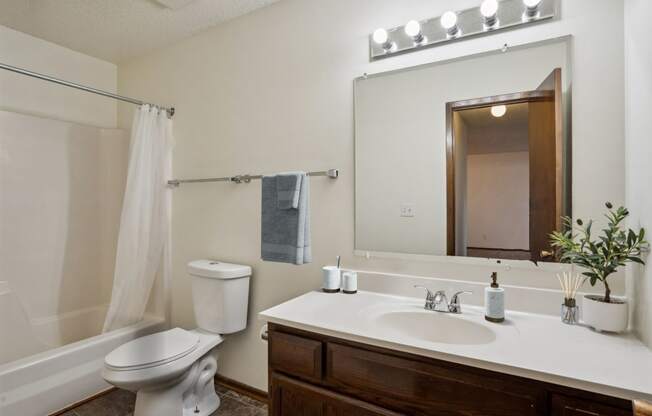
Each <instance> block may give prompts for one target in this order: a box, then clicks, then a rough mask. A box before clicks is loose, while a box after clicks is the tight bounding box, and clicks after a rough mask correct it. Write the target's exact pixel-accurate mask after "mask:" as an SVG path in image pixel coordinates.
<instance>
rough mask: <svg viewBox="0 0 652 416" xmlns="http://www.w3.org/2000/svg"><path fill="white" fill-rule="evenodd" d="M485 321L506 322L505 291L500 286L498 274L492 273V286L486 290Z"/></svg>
mask: <svg viewBox="0 0 652 416" xmlns="http://www.w3.org/2000/svg"><path fill="white" fill-rule="evenodd" d="M484 307H485V314H484V319H486V320H487V321H490V322H503V321H504V320H505V289H503V288H502V287H500V286H499V285H498V273H496V272H493V273H491V286H490V287H487V288H485V289H484Z"/></svg>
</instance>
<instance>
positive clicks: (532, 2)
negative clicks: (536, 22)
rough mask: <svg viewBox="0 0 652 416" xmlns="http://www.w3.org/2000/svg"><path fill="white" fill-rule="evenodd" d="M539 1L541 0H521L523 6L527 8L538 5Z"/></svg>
mask: <svg viewBox="0 0 652 416" xmlns="http://www.w3.org/2000/svg"><path fill="white" fill-rule="evenodd" d="M539 3H541V0H523V4H525V7H527V8H528V9H534V8H536V7H539Z"/></svg>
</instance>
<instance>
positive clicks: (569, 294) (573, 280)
mask: <svg viewBox="0 0 652 416" xmlns="http://www.w3.org/2000/svg"><path fill="white" fill-rule="evenodd" d="M557 280H559V284H560V285H561V290H562V292H564V301H568V300H572V301H573V303H575V302H574V301H575V296H576V295H577V291H578V290H579V289H580V287H582V285H583V284H584V282H586V277H584V276H582V275H580V274H578V273H575V274H573V273H566V272H564V273H563V274H562V275H560V274H559V273H557Z"/></svg>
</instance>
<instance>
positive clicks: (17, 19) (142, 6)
mask: <svg viewBox="0 0 652 416" xmlns="http://www.w3.org/2000/svg"><path fill="white" fill-rule="evenodd" d="M276 1H278V0H193V1H190V2H189V3H188V4H187V5H185V6H183V7H180V8H178V9H175V10H173V9H170V8H167V7H165V6H164V5H163V4H161V3H159V2H157V1H155V0H0V24H1V25H4V26H8V27H10V28H12V29H15V30H18V31H20V32H24V33H28V34H30V35H32V36H36V37H38V38H41V39H45V40H48V41H50V42H54V43H56V44H59V45H61V46H65V47H67V48H70V49H73V50H76V51H79V52H82V53H85V54H87V55H91V56H95V57H98V58H100V59H104V60H107V61H110V62H115V63H118V62H122V61H125V60H128V59H130V58H133V57H136V56H139V55H142V54H145V53H148V52H151V51H153V50H155V49H158V48H160V47H163V46H165V45H169V44H171V43H174V42H176V41H178V40H180V39H183V38H185V37H189V36H192V35H194V34H196V33H198V32H200V31H202V30H204V29H207V28H209V27H211V26H215V25H217V24H219V23H221V22H224V21H226V20H229V19H233V18H235V17H238V16H241V15H243V14H246V13H249V12H251V11H253V10H256V9H258V8H261V7H264V6H266V5H268V4H271V3H274V2H276ZM171 3H172V4H183V3H184V2H180V1H172V2H171Z"/></svg>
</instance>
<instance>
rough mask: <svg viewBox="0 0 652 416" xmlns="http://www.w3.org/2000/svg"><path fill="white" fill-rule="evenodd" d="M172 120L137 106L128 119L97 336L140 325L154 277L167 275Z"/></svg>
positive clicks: (159, 112) (165, 115) (156, 110)
mask: <svg viewBox="0 0 652 416" xmlns="http://www.w3.org/2000/svg"><path fill="white" fill-rule="evenodd" d="M172 140H173V139H172V121H171V120H169V119H168V117H167V113H166V111H165V110H158V109H157V108H155V107H151V106H149V105H143V106H141V107H140V108H138V110H136V114H135V116H134V122H133V126H132V129H131V143H130V148H129V169H128V174H127V186H126V189H125V195H124V202H123V204H122V216H121V218H120V232H119V235H118V247H117V252H116V259H115V271H114V275H113V291H112V293H111V303H110V305H109V310H108V312H107V315H106V320H105V321H104V329H103V332H108V331H112V330H114V329H118V328H122V327H124V326H127V325H130V324H133V323H136V322H138V321H140V320H141V319H142V317H143V315H144V313H145V307H146V306H147V301H148V299H149V295H150V292H151V290H152V286H153V285H154V280H155V278H156V275H157V273H160V274H161V276H162V278H163V280H164V285H165V286H167V284H168V281H169V273H170V265H169V263H170V261H169V244H170V243H169V224H170V189H169V188H168V187H167V186H166V185H167V180H168V179H169V177H170V171H171V166H170V163H171V148H172Z"/></svg>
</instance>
